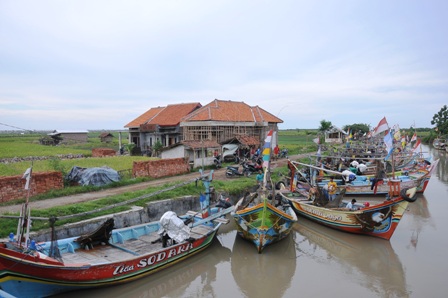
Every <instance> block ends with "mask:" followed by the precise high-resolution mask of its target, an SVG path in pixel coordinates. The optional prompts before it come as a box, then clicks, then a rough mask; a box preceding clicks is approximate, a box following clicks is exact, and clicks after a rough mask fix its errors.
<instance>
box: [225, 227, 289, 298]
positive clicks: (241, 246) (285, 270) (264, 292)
mask: <svg viewBox="0 0 448 298" xmlns="http://www.w3.org/2000/svg"><path fill="white" fill-rule="evenodd" d="M294 234H295V233H294ZM294 236H295V235H289V236H288V237H286V238H285V239H283V240H282V241H280V242H277V243H275V244H273V245H270V246H268V247H266V248H265V250H263V253H262V254H259V253H257V252H256V251H254V248H253V244H252V243H250V242H249V241H246V240H244V239H242V238H241V237H239V236H238V235H236V236H235V242H234V244H233V249H232V259H231V271H232V274H233V278H234V280H235V282H236V283H237V285H238V287H239V288H240V291H241V293H243V294H244V297H283V295H284V293H285V291H286V290H287V289H288V288H289V287H290V286H291V279H292V278H293V276H294V274H295V271H296V247H295V242H294V238H293V237H294ZM263 285H265V286H263Z"/></svg>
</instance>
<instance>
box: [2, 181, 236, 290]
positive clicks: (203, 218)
mask: <svg viewBox="0 0 448 298" xmlns="http://www.w3.org/2000/svg"><path fill="white" fill-rule="evenodd" d="M203 177H204V176H203ZM203 177H201V178H203ZM211 179H212V173H210V175H209V178H208V180H207V181H208V182H209V181H211ZM204 184H205V185H208V184H206V183H204ZM206 193H208V192H206ZM207 196H208V195H207ZM208 202H209V198H208V197H207V199H205V200H201V207H202V210H200V211H198V212H194V211H189V212H187V214H185V215H183V216H177V214H175V213H174V212H172V211H168V212H166V213H165V214H164V215H163V216H162V217H161V219H160V220H159V221H154V222H149V223H143V224H139V225H135V226H130V227H125V228H119V229H114V219H113V217H111V218H109V219H108V220H107V221H106V222H105V223H104V224H103V225H102V226H100V227H99V228H98V229H97V230H96V231H94V232H92V233H89V234H87V235H80V236H79V237H71V238H66V239H59V240H56V239H53V240H52V241H48V242H43V243H35V242H34V241H33V240H31V241H24V242H22V241H21V240H19V239H21V237H20V235H19V237H20V238H18V239H11V241H10V242H2V243H0V289H1V291H3V292H4V293H5V292H6V293H8V294H9V295H13V296H17V297H46V296H50V295H55V294H57V293H61V292H66V291H71V290H77V289H87V288H92V287H103V286H109V285H117V284H120V283H125V282H129V281H133V280H136V279H138V278H142V277H146V276H148V275H150V274H153V273H156V272H158V271H160V270H163V269H164V268H166V267H168V266H171V265H174V264H176V263H178V262H181V261H182V260H184V259H186V258H188V257H190V256H193V255H195V254H197V253H199V252H201V251H203V250H204V249H206V248H207V247H208V246H210V244H211V243H212V241H213V239H214V238H215V235H216V233H217V231H218V229H219V227H220V226H221V225H222V224H226V223H227V222H228V220H227V219H225V218H224V216H225V215H226V214H228V213H230V212H231V211H232V210H233V206H231V207H229V208H225V209H224V208H222V207H218V206H215V207H211V206H210V205H209V203H208ZM23 214H29V213H26V212H25V213H23ZM25 222H26V220H25ZM53 234H54V233H53Z"/></svg>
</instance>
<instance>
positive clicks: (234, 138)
mask: <svg viewBox="0 0 448 298" xmlns="http://www.w3.org/2000/svg"><path fill="white" fill-rule="evenodd" d="M194 104H195V103H193V104H180V105H171V106H167V107H162V108H161V107H157V108H152V109H150V110H148V111H147V112H145V113H144V114H142V115H141V116H139V117H138V118H136V119H135V120H133V121H131V122H130V123H128V124H127V125H126V126H125V127H128V128H129V132H130V134H129V135H130V140H131V142H133V143H135V144H137V146H139V147H140V148H141V149H142V150H145V148H149V147H151V146H153V145H154V143H155V142H156V141H157V140H159V141H161V142H162V145H163V146H164V147H165V149H164V150H163V152H162V154H161V156H162V158H175V157H185V158H187V159H188V160H189V162H190V163H193V164H194V166H195V167H197V166H199V165H211V164H213V159H214V155H216V154H221V145H222V144H227V143H238V144H240V145H241V149H245V150H246V149H247V150H248V149H249V148H250V147H259V146H261V145H263V141H264V138H265V137H266V134H267V132H268V131H269V130H271V129H273V130H274V131H278V124H279V123H283V120H281V119H279V118H278V117H276V116H274V115H272V114H271V113H269V112H267V111H266V110H264V109H262V108H260V107H259V106H249V105H248V104H246V103H244V102H240V101H230V100H219V99H215V100H213V101H212V102H210V103H209V104H207V105H205V106H201V105H200V104H199V103H196V105H194ZM175 109H178V112H174V110H175ZM181 114H182V117H181V118H179V116H176V117H173V116H174V115H181ZM167 132H169V133H167ZM163 133H166V134H165V135H163ZM247 150H246V151H247Z"/></svg>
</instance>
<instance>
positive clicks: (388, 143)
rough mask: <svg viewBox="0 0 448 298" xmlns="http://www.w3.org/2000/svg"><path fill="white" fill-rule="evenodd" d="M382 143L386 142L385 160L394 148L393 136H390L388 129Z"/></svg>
mask: <svg viewBox="0 0 448 298" xmlns="http://www.w3.org/2000/svg"><path fill="white" fill-rule="evenodd" d="M384 144H386V150H387V156H386V158H385V160H387V159H388V158H389V155H390V154H391V153H392V151H393V150H394V144H393V138H392V134H391V133H390V131H389V132H387V134H386V135H385V136H384Z"/></svg>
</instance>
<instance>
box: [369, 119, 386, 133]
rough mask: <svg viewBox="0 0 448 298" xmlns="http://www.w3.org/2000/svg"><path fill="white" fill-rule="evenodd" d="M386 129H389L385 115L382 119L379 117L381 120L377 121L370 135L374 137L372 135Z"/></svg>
mask: <svg viewBox="0 0 448 298" xmlns="http://www.w3.org/2000/svg"><path fill="white" fill-rule="evenodd" d="M388 129H389V124H387V120H386V117H384V118H383V119H381V121H380V122H379V123H378V125H377V126H376V127H375V129H374V130H373V134H372V136H373V137H374V136H376V135H378V134H379V133H382V132H383V131H386V130H388Z"/></svg>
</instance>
